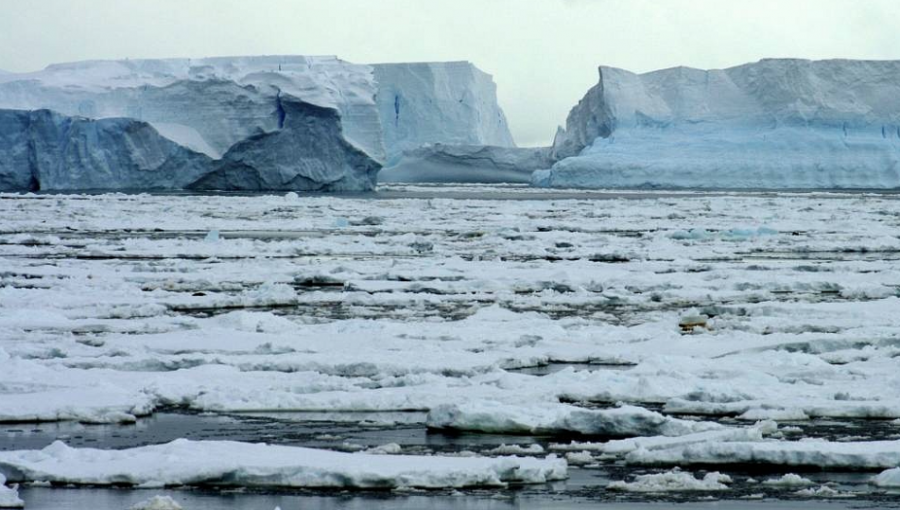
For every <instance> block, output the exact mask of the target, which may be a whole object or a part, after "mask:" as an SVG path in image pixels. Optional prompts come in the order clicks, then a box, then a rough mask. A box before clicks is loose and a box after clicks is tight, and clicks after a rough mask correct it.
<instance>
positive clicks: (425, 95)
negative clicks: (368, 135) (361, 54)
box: [372, 62, 515, 158]
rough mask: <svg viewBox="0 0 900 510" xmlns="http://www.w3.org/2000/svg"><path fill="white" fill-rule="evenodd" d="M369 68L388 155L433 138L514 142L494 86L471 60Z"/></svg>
mask: <svg viewBox="0 0 900 510" xmlns="http://www.w3.org/2000/svg"><path fill="white" fill-rule="evenodd" d="M372 67H373V68H374V72H375V81H376V82H377V83H378V96H377V103H378V113H379V115H380V117H381V125H382V129H383V130H384V145H385V148H386V150H387V154H388V157H389V158H391V157H395V156H397V155H399V154H400V153H402V152H403V151H406V150H412V149H416V148H418V147H420V146H423V145H426V144H433V143H441V144H446V145H496V146H500V147H515V143H514V142H513V138H512V135H511V134H510V132H509V126H508V125H507V123H506V116H505V115H504V114H503V110H501V109H500V106H499V105H498V103H497V86H496V85H495V84H494V81H493V79H492V78H491V75H489V74H487V73H484V72H482V71H480V70H479V69H478V68H477V67H475V66H474V65H472V64H471V63H469V62H440V63H415V64H376V65H373V66H372Z"/></svg>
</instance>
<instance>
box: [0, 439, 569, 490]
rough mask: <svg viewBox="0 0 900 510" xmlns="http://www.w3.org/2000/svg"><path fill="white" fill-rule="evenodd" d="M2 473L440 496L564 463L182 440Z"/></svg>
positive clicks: (20, 463)
mask: <svg viewBox="0 0 900 510" xmlns="http://www.w3.org/2000/svg"><path fill="white" fill-rule="evenodd" d="M0 471H2V472H4V473H6V474H7V475H8V477H9V479H10V480H12V481H19V482H22V481H36V482H59V483H70V484H79V485H83V484H89V485H113V484H115V485H131V486H139V487H164V486H181V485H222V486H242V487H309V488H359V489H361V488H378V489H390V488H398V487H419V488H428V489H436V488H449V487H455V488H461V487H484V486H494V487H496V486H504V485H506V484H508V483H544V482H547V481H551V480H560V479H563V478H565V477H566V462H565V460H562V459H557V458H555V457H554V456H550V457H548V458H546V459H536V458H532V457H527V458H525V457H497V458H486V457H473V458H451V457H424V456H402V455H370V454H365V453H355V454H352V453H342V452H334V451H327V450H315V449H310V448H300V447H289V446H272V445H266V444H251V443H239V442H233V441H189V440H186V439H178V440H175V441H173V442H171V443H166V444H161V445H154V446H144V447H138V448H131V449H125V450H98V449H92V448H80V449H76V448H70V447H68V446H66V445H65V444H63V443H62V442H58V441H57V442H55V443H53V444H52V445H50V446H48V447H46V448H44V449H42V450H19V451H5V452H0Z"/></svg>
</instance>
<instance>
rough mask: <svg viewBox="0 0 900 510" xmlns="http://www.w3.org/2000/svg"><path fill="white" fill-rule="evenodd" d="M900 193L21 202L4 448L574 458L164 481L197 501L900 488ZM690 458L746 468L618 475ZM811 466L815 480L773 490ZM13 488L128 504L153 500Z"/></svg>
mask: <svg viewBox="0 0 900 510" xmlns="http://www.w3.org/2000/svg"><path fill="white" fill-rule="evenodd" d="M896 198H897V197H896V196H895V195H891V194H868V193H855V194H846V193H827V192H817V193H811V194H808V193H801V192H793V193H767V192H759V193H740V194H736V193H688V192H685V193H671V192H666V193H652V192H634V193H631V192H615V193H604V192H597V191H572V192H570V191H559V190H554V191H549V192H548V191H545V190H532V189H529V188H524V187H516V186H498V187H491V188H482V187H472V186H455V185H446V186H402V185H397V186H390V187H384V188H382V189H380V190H379V191H378V192H377V193H374V194H366V195H356V196H346V195H344V196H298V195H295V194H288V195H241V194H234V195H225V196H221V195H216V196H213V195H188V194H164V195H149V194H140V195H128V194H98V195H90V194H85V195H57V194H40V195H14V194H6V195H0V214H2V217H3V218H4V221H3V222H2V223H0V365H2V368H3V369H2V370H0V421H3V422H6V423H4V424H3V425H2V427H0V450H3V451H12V450H17V451H25V450H40V449H43V448H45V447H47V446H48V445H50V444H51V443H52V442H53V441H54V440H57V439H59V440H61V441H63V442H65V443H66V444H68V445H69V446H70V447H72V448H100V449H109V448H113V449H119V450H122V451H125V452H127V451H130V450H131V449H134V448H138V447H141V446H145V445H155V444H163V443H168V442H170V441H172V440H174V439H178V438H188V439H191V440H209V441H241V442H252V443H258V442H266V443H271V444H279V445H286V446H301V447H313V448H322V449H329V450H341V451H365V450H367V449H371V448H377V447H379V446H383V445H396V446H397V447H399V450H398V449H397V448H395V447H394V446H385V447H383V448H382V449H381V451H379V452H376V453H388V454H396V453H398V452H399V453H401V454H403V455H424V456H432V457H433V456H453V455H460V454H462V455H477V456H487V457H496V456H501V455H510V454H514V453H516V452H518V453H519V454H520V455H528V456H534V457H539V458H543V457H545V456H547V455H548V454H551V453H555V454H557V455H560V456H563V457H566V458H568V460H569V465H570V467H569V472H568V476H569V478H568V480H566V481H559V482H553V483H551V484H545V485H535V486H524V487H513V488H508V489H466V490H464V491H462V494H463V496H459V495H458V494H455V493H454V494H451V492H450V491H449V490H445V491H436V492H427V493H422V494H420V493H413V494H409V493H403V494H395V493H388V494H384V493H376V494H366V493H355V494H354V495H349V494H344V495H335V494H323V493H318V492H315V491H303V490H300V491H298V490H287V492H285V490H279V491H274V492H273V491H272V490H271V489H262V488H259V487H246V488H238V492H234V490H235V489H234V488H230V489H228V490H227V491H224V492H223V491H222V490H215V489H210V488H209V487H204V488H195V489H178V490H172V489H165V490H162V489H161V490H159V491H158V492H159V493H165V494H169V495H173V497H176V499H178V500H179V501H180V502H181V503H182V505H183V506H184V507H185V508H219V507H222V506H223V505H226V504H227V505H234V507H237V508H266V507H272V508H274V506H275V505H280V506H281V507H282V508H294V507H297V506H303V507H304V508H305V507H307V506H311V507H314V508H331V507H338V506H339V507H342V508H347V507H349V508H353V507H354V505H355V506H359V507H360V508H363V507H364V508H378V507H379V505H381V506H383V507H385V508H388V507H390V508H396V507H403V506H407V507H409V508H419V507H424V508H429V507H430V508H457V507H462V506H465V507H466V508H509V507H526V508H527V507H545V508H569V507H572V505H574V506H575V507H577V506H579V505H583V504H588V503H590V502H594V501H597V500H602V501H607V502H619V503H622V504H625V505H626V506H624V507H623V508H640V507H641V506H640V505H643V504H645V503H647V504H649V503H650V502H660V501H663V502H671V501H681V502H693V503H692V504H694V503H696V504H701V502H702V501H704V498H710V497H712V498H715V499H716V500H719V501H722V500H726V501H728V503H727V504H726V503H720V504H726V505H727V506H731V507H734V508H745V507H749V506H753V507H757V506H762V507H770V508H789V507H790V505H789V504H788V503H790V504H793V503H796V500H809V499H815V500H819V499H821V498H825V497H827V498H828V499H829V500H830V501H840V502H841V503H838V505H839V507H843V505H845V504H847V502H848V501H856V502H857V503H863V502H870V503H873V504H877V505H889V504H895V503H897V502H898V501H900V494H898V493H897V492H896V489H893V488H890V487H880V486H875V485H873V484H872V483H870V481H871V480H872V478H873V477H874V476H875V475H877V474H878V473H880V472H881V471H883V470H885V469H887V468H889V467H895V466H896V465H897V462H898V461H896V460H895V458H897V459H900V441H898V438H900V421H898V419H900V397H898V395H900V337H898V331H900V315H898V314H897V310H898V305H900V300H898V291H900V271H898V269H900V237H898V235H900V230H898V227H900V202H898V201H897V200H896ZM622 404H626V405H627V406H632V407H623V408H622V409H616V408H617V406H619V405H622ZM640 408H643V409H644V410H646V411H642V412H637V411H632V410H631V409H638V410H639V409H640ZM438 411H439V412H438ZM608 411H615V412H614V413H611V412H608ZM758 422H760V424H757V423H758ZM689 423H694V424H696V425H695V426H690V427H689V426H687V424H689ZM448 424H451V425H452V427H453V428H452V429H451V430H448V429H446V427H447V425H448ZM485 429H489V430H490V431H491V432H493V433H491V434H485V433H483V432H482V431H484V430H485ZM525 431H536V432H533V433H529V432H525ZM591 431H595V432H591ZM597 431H603V432H602V433H600V432H597ZM641 431H652V432H641ZM535 433H536V434H537V435H534V434H535ZM634 434H639V435H642V434H651V435H652V437H631V436H633V435H634ZM801 440H805V441H807V442H808V441H817V443H815V446H814V447H811V448H808V449H812V450H815V451H817V452H818V453H819V454H820V457H817V459H816V462H815V463H810V461H809V458H808V455H807V454H805V453H803V452H800V449H799V448H798V445H800V444H801V443H799V442H800V441H801ZM503 445H506V446H503ZM513 445H519V449H516V447H514V446H513ZM723 451H731V452H733V453H734V456H733V458H734V459H735V461H734V462H733V463H729V462H728V457H726V458H725V459H724V460H723V458H722V456H721V452H723ZM761 451H765V452H767V453H766V454H765V455H766V458H765V461H764V462H757V461H749V462H748V460H747V459H748V458H750V459H753V458H754V457H753V456H754V455H757V453H754V452H761ZM583 452H585V453H583ZM772 452H774V453H772ZM892 452H896V455H898V457H893V456H892V455H894V454H895V453H892ZM360 455H367V454H366V453H361V454H360ZM804 455H807V456H806V457H804ZM686 458H691V459H694V460H693V461H692V462H691V463H690V465H684V466H683V468H684V469H685V472H687V473H689V474H690V476H692V477H694V476H695V477H696V479H697V480H699V479H702V478H703V476H704V475H705V473H706V472H707V471H706V470H708V471H720V472H722V473H725V474H727V475H728V476H729V477H730V478H731V480H732V481H731V482H730V483H726V484H725V485H726V487H727V489H725V490H717V491H715V492H708V493H707V492H687V491H684V492H682V491H671V490H667V491H664V492H663V493H649V494H648V493H637V492H628V491H624V492H623V491H611V490H607V489H606V487H607V485H608V484H610V483H614V482H620V481H623V482H626V484H625V485H626V486H627V484H628V483H630V482H633V481H635V477H636V476H638V475H644V474H663V473H668V472H669V470H670V469H671V468H672V465H671V462H673V461H671V459H686ZM698 459H699V460H698ZM704 459H705V460H704ZM674 462H676V464H677V463H679V462H680V461H678V460H676V461H674ZM892 462H893V463H894V464H891V463H892ZM713 466H714V467H713ZM823 467H824V468H825V469H823ZM789 473H801V474H802V475H803V476H804V477H806V478H808V479H810V480H811V481H812V482H813V485H812V486H811V487H803V488H801V487H784V486H779V485H775V484H768V485H766V484H762V483H761V482H762V481H765V480H768V479H777V478H779V477H781V476H783V475H785V474H789ZM666 476H668V477H669V479H672V480H678V479H683V478H685V477H684V476H683V475H677V476H676V475H666ZM36 481H38V482H40V481H41V480H36ZM72 481H73V482H74V483H81V482H79V481H77V480H72ZM89 485H90V484H89ZM804 490H805V491H806V492H802V491H804ZM19 494H20V496H21V497H22V498H23V499H25V501H26V503H27V504H28V508H66V507H65V506H64V505H65V504H70V505H76V506H71V508H85V507H88V506H93V505H96V507H97V508H127V507H128V506H130V505H132V504H134V503H137V502H139V501H142V500H146V499H147V498H149V497H150V496H152V495H154V494H156V492H153V491H143V490H141V491H128V490H119V489H100V488H96V487H91V486H89V487H82V488H78V489H75V488H57V487H53V488H51V487H44V486H42V485H41V484H38V485H32V484H29V483H26V484H24V485H23V486H22V487H21V488H20V490H19ZM223 498H224V499H223ZM760 498H762V499H760ZM845 498H850V499H845ZM773 500H779V501H773ZM226 501H227V503H226ZM76 503H77V504H76ZM89 503H90V504H89ZM784 504H788V505H787V506H783V505H784ZM42 505H43V506H42ZM635 505H636V506H635ZM650 508H652V506H650Z"/></svg>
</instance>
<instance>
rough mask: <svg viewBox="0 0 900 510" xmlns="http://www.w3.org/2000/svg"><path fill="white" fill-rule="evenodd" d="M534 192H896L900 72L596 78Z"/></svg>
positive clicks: (770, 66)
mask: <svg viewBox="0 0 900 510" xmlns="http://www.w3.org/2000/svg"><path fill="white" fill-rule="evenodd" d="M552 155H553V157H554V158H555V159H557V160H559V161H558V163H556V164H555V165H554V166H553V168H552V169H551V170H549V171H539V172H536V173H535V175H534V183H535V184H537V185H542V186H560V187H564V186H576V187H633V186H659V187H699V188H756V187H758V188H823V187H828V188H831V187H833V188H894V187H900V62H898V61H877V62H876V61H849V60H829V61H808V60H781V59H778V60H763V61H760V62H757V63H753V64H747V65H742V66H738V67H733V68H729V69H724V70H712V71H702V70H697V69H689V68H674V69H666V70H662V71H656V72H652V73H646V74H640V75H638V74H634V73H630V72H628V71H623V70H621V69H614V68H609V67H601V68H600V81H599V83H598V84H597V85H596V86H594V87H593V88H592V89H590V90H589V91H588V93H587V95H586V96H585V97H584V99H582V100H581V102H579V103H578V105H577V106H575V107H574V108H573V109H572V111H571V112H570V114H569V117H568V119H567V121H566V129H565V130H564V131H562V130H561V131H560V132H559V133H558V135H557V137H556V140H555V141H554V145H553V150H552Z"/></svg>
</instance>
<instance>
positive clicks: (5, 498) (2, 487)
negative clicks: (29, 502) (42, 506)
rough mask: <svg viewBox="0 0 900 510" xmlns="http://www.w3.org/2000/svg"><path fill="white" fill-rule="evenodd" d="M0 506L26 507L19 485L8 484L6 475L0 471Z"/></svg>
mask: <svg viewBox="0 0 900 510" xmlns="http://www.w3.org/2000/svg"><path fill="white" fill-rule="evenodd" d="M0 508H25V502H24V501H22V500H21V499H19V486H18V485H12V486H9V487H7V486H6V477H5V476H3V473H0Z"/></svg>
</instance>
